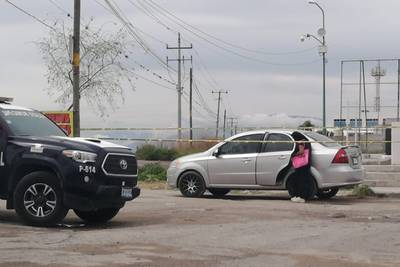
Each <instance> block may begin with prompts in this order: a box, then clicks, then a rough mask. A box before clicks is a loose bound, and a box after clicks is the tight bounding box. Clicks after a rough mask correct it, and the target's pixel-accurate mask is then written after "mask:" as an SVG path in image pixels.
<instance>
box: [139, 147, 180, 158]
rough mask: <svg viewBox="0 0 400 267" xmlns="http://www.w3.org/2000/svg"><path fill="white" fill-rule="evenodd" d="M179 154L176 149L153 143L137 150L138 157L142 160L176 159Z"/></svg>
mask: <svg viewBox="0 0 400 267" xmlns="http://www.w3.org/2000/svg"><path fill="white" fill-rule="evenodd" d="M178 156H179V155H178V152H177V151H176V150H175V149H169V148H162V147H161V148H159V147H156V146H153V145H144V146H142V147H140V148H138V149H137V150H136V157H137V159H140V160H174V159H176V158H177V157H178Z"/></svg>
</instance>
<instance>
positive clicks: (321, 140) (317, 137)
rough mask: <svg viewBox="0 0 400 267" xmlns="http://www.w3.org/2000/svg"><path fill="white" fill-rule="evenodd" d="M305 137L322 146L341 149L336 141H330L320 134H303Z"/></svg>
mask: <svg viewBox="0 0 400 267" xmlns="http://www.w3.org/2000/svg"><path fill="white" fill-rule="evenodd" d="M303 134H304V135H306V136H307V137H309V138H311V139H313V140H314V141H317V142H318V143H320V144H321V145H323V146H325V147H340V144H339V143H337V142H336V141H334V140H332V139H330V138H329V137H327V136H325V135H322V134H319V133H314V132H303Z"/></svg>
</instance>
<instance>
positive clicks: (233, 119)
mask: <svg viewBox="0 0 400 267" xmlns="http://www.w3.org/2000/svg"><path fill="white" fill-rule="evenodd" d="M228 120H229V121H230V124H231V127H230V128H231V136H233V134H234V129H235V132H237V123H238V118H234V117H229V118H228ZM234 121H236V126H235V127H234V126H233V123H234Z"/></svg>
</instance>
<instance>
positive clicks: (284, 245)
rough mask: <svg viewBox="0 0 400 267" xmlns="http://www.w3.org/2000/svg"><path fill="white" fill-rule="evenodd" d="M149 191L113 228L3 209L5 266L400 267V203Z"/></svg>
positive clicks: (0, 229) (1, 258)
mask: <svg viewBox="0 0 400 267" xmlns="http://www.w3.org/2000/svg"><path fill="white" fill-rule="evenodd" d="M288 199H289V198H288V196H287V194H286V193H281V192H263V193H262V194H246V193H244V194H243V193H241V194H238V193H235V194H233V195H229V196H227V197H224V198H213V197H211V196H205V197H204V198H201V199H188V198H183V197H181V196H180V194H179V192H177V191H172V190H143V191H142V195H141V196H140V197H139V198H138V199H137V200H134V201H132V202H130V203H128V204H127V205H126V206H125V208H123V209H122V210H121V212H120V214H119V215H118V216H117V217H116V218H115V219H114V220H113V221H111V222H110V223H109V224H107V225H103V226H86V225H84V224H83V223H82V221H80V220H79V219H78V218H77V217H76V216H75V215H74V214H73V212H70V213H69V215H68V217H67V219H66V220H65V221H64V223H65V224H64V225H61V226H59V227H55V228H49V229H45V228H32V227H28V226H24V225H22V224H21V223H20V222H19V220H18V218H17V216H16V215H15V213H14V212H13V211H7V210H5V208H4V206H5V203H4V202H1V203H0V206H1V207H0V208H1V209H0V267H3V266H35V267H36V266H59V267H62V266H272V267H274V266H285V267H286V266H300V267H303V266H304V267H306V266H308V267H314V266H315V267H317V266H318V267H319V266H326V267H331V266H352V267H372V266H400V253H399V251H400V208H399V207H400V199H397V198H364V199H358V198H354V197H350V196H343V195H342V196H339V197H337V198H335V199H332V200H329V201H317V200H315V201H310V202H308V203H305V204H300V203H292V202H290V201H289V200H288Z"/></svg>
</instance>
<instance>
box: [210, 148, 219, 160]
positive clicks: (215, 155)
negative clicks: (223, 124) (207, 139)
mask: <svg viewBox="0 0 400 267" xmlns="http://www.w3.org/2000/svg"><path fill="white" fill-rule="evenodd" d="M212 155H213V156H214V157H216V158H218V156H219V155H220V154H219V149H218V148H217V149H216V150H215V151H214V152H213V153H212Z"/></svg>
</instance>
